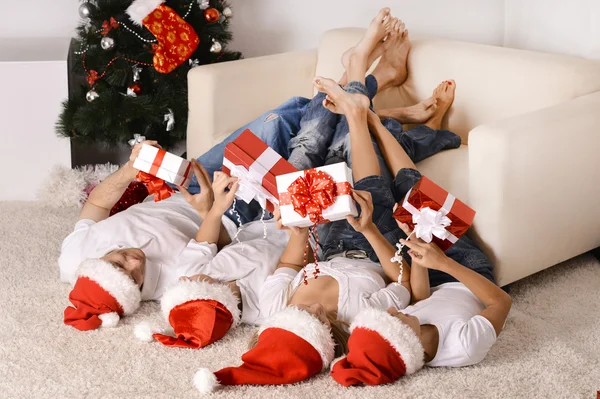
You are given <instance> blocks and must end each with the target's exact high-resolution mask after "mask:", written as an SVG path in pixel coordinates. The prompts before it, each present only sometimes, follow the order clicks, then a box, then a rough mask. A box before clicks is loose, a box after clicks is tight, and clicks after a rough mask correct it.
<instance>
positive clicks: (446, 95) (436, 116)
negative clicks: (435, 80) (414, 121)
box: [425, 80, 456, 130]
mask: <svg viewBox="0 0 600 399" xmlns="http://www.w3.org/2000/svg"><path fill="white" fill-rule="evenodd" d="M455 90H456V82H454V80H447V81H445V82H442V83H440V85H439V86H438V87H436V88H435V90H434V91H433V98H435V99H436V101H437V108H436V110H435V111H434V113H433V115H432V117H431V118H430V119H429V120H428V121H427V122H425V126H429V127H430V128H432V129H434V130H439V129H441V128H442V120H443V119H444V116H445V115H446V112H448V109H450V106H451V105H452V102H453V101H454V92H455Z"/></svg>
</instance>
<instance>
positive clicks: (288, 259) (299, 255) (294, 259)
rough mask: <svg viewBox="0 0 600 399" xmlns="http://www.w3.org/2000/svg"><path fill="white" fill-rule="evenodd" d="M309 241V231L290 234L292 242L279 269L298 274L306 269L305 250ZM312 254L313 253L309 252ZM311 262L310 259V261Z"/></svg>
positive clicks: (280, 260) (280, 262) (284, 253)
mask: <svg viewBox="0 0 600 399" xmlns="http://www.w3.org/2000/svg"><path fill="white" fill-rule="evenodd" d="M307 239H308V229H302V230H301V231H300V233H299V234H294V233H292V234H290V240H289V241H288V243H287V246H286V247H285V250H284V251H283V254H281V258H280V259H279V264H278V265H277V269H279V268H282V267H287V268H290V269H293V270H295V271H297V272H299V271H300V270H302V268H303V267H304V249H305V248H306V240H307ZM309 252H310V253H311V254H312V251H309ZM309 261H310V259H309Z"/></svg>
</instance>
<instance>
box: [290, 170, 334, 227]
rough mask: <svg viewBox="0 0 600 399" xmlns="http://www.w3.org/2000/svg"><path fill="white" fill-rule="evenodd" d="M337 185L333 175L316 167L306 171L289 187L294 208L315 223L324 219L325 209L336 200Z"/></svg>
mask: <svg viewBox="0 0 600 399" xmlns="http://www.w3.org/2000/svg"><path fill="white" fill-rule="evenodd" d="M335 190H336V185H335V182H334V181H333V179H332V178H331V176H329V175H328V174H327V173H325V172H322V171H320V170H316V169H308V170H306V171H304V176H300V177H298V178H297V179H296V180H294V182H293V183H292V184H290V186H289V187H288V192H289V193H290V197H291V200H292V205H293V207H294V210H295V211H296V212H297V213H298V214H299V215H300V216H302V217H306V215H308V217H309V218H310V221H311V222H313V223H319V222H321V221H323V210H324V209H327V208H328V207H329V206H331V205H332V204H333V203H334V202H335Z"/></svg>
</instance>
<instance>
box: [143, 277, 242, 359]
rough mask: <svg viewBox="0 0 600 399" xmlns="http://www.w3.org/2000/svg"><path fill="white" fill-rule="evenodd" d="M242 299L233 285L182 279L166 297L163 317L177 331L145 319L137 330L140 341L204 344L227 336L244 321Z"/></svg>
mask: <svg viewBox="0 0 600 399" xmlns="http://www.w3.org/2000/svg"><path fill="white" fill-rule="evenodd" d="M238 305H239V299H238V297H237V296H235V295H234V293H233V292H232V291H231V289H230V288H229V287H228V286H226V285H224V284H220V283H209V282H207V281H190V280H181V281H178V282H177V283H176V284H175V285H174V286H173V287H171V288H169V289H168V290H167V292H165V294H164V295H163V297H162V300H161V309H162V313H163V317H164V318H165V320H166V321H167V322H168V323H169V324H170V325H171V327H172V328H173V332H174V334H173V335H170V334H165V332H166V331H165V330H164V329H162V328H156V327H154V326H152V325H151V324H150V323H147V322H142V323H140V324H138V325H137V326H136V327H135V330H134V333H135V336H136V338H137V339H139V340H140V341H146V342H151V341H153V340H157V341H159V342H160V343H162V344H163V345H166V346H175V347H183V348H202V347H204V346H207V345H210V344H212V343H213V342H216V341H218V340H220V339H221V338H223V336H225V334H226V333H227V331H229V330H230V329H231V328H232V327H236V326H237V325H238V324H239V323H240V318H241V311H240V309H239V306H238Z"/></svg>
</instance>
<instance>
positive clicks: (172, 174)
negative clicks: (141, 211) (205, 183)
mask: <svg viewBox="0 0 600 399" xmlns="http://www.w3.org/2000/svg"><path fill="white" fill-rule="evenodd" d="M191 166H192V164H191V162H190V161H188V160H186V159H183V158H181V157H178V156H177V155H174V154H171V153H170V152H167V151H165V150H163V149H161V148H158V147H153V146H151V145H148V144H144V145H143V146H142V149H141V150H140V154H139V155H138V157H137V158H136V159H135V161H134V162H133V167H134V168H135V169H137V170H139V171H140V173H138V176H137V178H138V180H140V181H141V182H142V183H144V184H145V185H146V187H147V188H148V192H149V193H150V194H154V200H155V201H160V200H162V199H165V198H169V197H170V196H171V193H172V192H173V190H172V189H171V188H170V187H169V186H168V185H166V184H165V182H169V183H172V184H175V185H177V186H183V187H185V188H187V187H188V186H189V185H190V182H191V180H192V168H191Z"/></svg>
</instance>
